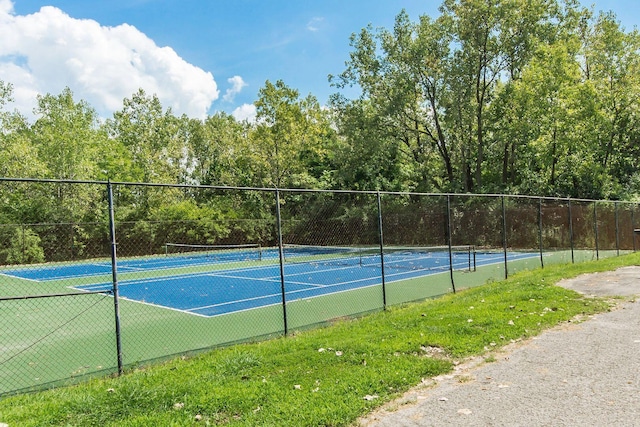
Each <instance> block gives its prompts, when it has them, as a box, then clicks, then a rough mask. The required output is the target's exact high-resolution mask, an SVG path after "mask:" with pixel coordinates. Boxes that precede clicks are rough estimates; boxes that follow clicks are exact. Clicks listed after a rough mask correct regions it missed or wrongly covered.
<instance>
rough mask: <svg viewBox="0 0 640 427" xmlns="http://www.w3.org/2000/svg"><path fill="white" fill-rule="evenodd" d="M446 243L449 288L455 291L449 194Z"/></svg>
mask: <svg viewBox="0 0 640 427" xmlns="http://www.w3.org/2000/svg"><path fill="white" fill-rule="evenodd" d="M447 244H448V246H449V276H450V277H451V288H452V289H453V293H454V294H455V293H456V282H455V279H454V278H453V254H452V253H451V195H449V194H447Z"/></svg>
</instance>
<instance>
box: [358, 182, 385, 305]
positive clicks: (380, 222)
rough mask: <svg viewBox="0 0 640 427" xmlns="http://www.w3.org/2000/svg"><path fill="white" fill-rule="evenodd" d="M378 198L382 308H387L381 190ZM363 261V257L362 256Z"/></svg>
mask: <svg viewBox="0 0 640 427" xmlns="http://www.w3.org/2000/svg"><path fill="white" fill-rule="evenodd" d="M376 199H377V202H378V240H379V241H380V275H381V279H382V308H383V310H385V311H386V310H387V286H386V281H385V278H384V231H383V228H382V200H381V197H380V191H377V192H376ZM360 261H361V262H362V258H360Z"/></svg>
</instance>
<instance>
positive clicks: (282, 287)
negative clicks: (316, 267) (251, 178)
mask: <svg viewBox="0 0 640 427" xmlns="http://www.w3.org/2000/svg"><path fill="white" fill-rule="evenodd" d="M275 194H276V224H277V229H278V258H279V262H280V292H281V293H282V320H283V324H284V335H285V336H287V335H288V334H289V327H288V322H287V299H286V289H285V285H284V248H283V247H282V216H281V215H280V190H279V189H277V188H276V190H275Z"/></svg>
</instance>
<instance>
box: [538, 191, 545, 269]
mask: <svg viewBox="0 0 640 427" xmlns="http://www.w3.org/2000/svg"><path fill="white" fill-rule="evenodd" d="M538 241H539V243H540V268H544V258H543V249H542V248H543V243H542V197H540V198H538Z"/></svg>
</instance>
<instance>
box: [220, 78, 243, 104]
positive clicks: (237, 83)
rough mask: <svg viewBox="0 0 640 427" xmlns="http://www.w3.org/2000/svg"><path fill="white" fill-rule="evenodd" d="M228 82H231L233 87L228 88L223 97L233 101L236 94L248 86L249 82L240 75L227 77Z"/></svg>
mask: <svg viewBox="0 0 640 427" xmlns="http://www.w3.org/2000/svg"><path fill="white" fill-rule="evenodd" d="M227 82H229V84H230V85H231V87H230V88H229V89H227V91H226V92H225V94H224V96H223V97H222V99H223V100H225V101H226V102H233V100H234V98H235V97H236V95H237V94H239V93H240V92H241V91H242V88H244V87H246V86H247V83H245V81H244V80H242V77H240V76H233V77H231V78H230V79H227Z"/></svg>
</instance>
